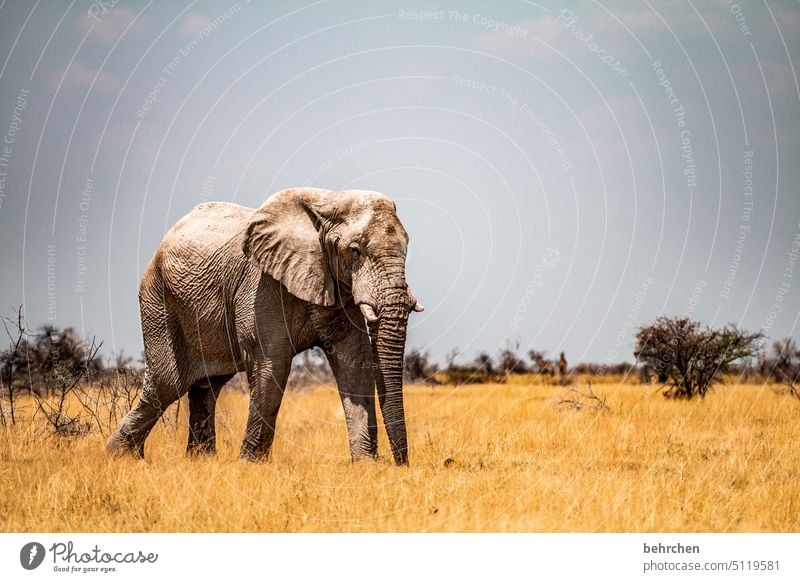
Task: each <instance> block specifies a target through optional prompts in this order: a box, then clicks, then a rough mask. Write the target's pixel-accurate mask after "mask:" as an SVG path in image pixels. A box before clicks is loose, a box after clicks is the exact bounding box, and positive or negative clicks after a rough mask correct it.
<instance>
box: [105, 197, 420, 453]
mask: <svg viewBox="0 0 800 582" xmlns="http://www.w3.org/2000/svg"><path fill="white" fill-rule="evenodd" d="M407 248H408V234H407V232H406V230H405V228H404V227H403V225H402V224H401V222H400V220H399V218H398V216H397V207H396V205H395V203H394V202H393V201H392V200H391V198H389V197H388V196H386V195H384V194H381V193H379V192H372V191H366V190H345V191H341V192H334V191H330V190H324V189H320V188H290V189H287V190H282V191H280V192H277V193H276V194H273V195H272V196H270V197H269V198H268V199H267V200H266V202H265V203H264V204H263V206H261V207H260V208H258V209H253V208H246V207H243V206H240V205H238V204H234V203H228V202H204V203H201V204H199V205H198V206H196V207H195V208H194V209H193V210H192V211H191V212H189V214H187V215H186V216H184V217H183V218H182V219H180V220H179V221H178V222H177V223H175V225H174V226H173V227H172V228H171V229H170V230H169V231H168V232H167V234H166V235H165V236H164V239H163V240H162V241H161V243H160V245H159V247H158V249H157V250H156V252H155V254H154V256H153V258H152V260H151V261H150V263H149V265H148V266H147V268H146V269H145V272H144V274H143V276H142V279H141V282H140V285H139V306H140V312H141V323H142V335H143V338H144V348H145V349H144V351H145V372H144V385H143V389H142V394H141V396H140V398H139V400H138V401H137V403H136V404H135V406H134V407H133V408H132V409H131V410H130V412H128V414H126V415H125V417H124V418H123V419H122V421H121V423H120V425H119V427H118V428H117V430H116V431H115V432H114V434H112V435H111V437H110V438H109V439H108V441H107V450H108V451H109V452H110V453H113V454H131V455H134V456H137V457H140V458H143V457H144V443H145V440H146V438H147V436H148V434H149V433H150V431H151V429H152V428H153V426H154V425H155V424H156V422H157V421H158V419H159V418H160V416H161V415H162V414H163V413H164V411H165V410H166V408H167V407H168V406H169V405H170V404H172V403H173V402H175V401H176V400H177V399H179V398H181V397H182V396H183V395H184V394H187V393H188V400H189V439H188V443H187V449H186V450H187V454H213V453H214V452H215V451H216V436H215V427H214V413H215V405H216V401H217V395H218V394H219V391H220V389H221V388H222V386H223V385H224V384H225V383H226V382H227V381H228V380H229V379H230V378H232V377H233V375H234V374H236V373H237V372H239V371H244V372H245V373H246V377H247V382H248V383H249V386H250V400H249V408H248V419H247V426H246V429H245V434H244V438H243V440H242V445H241V450H240V457H241V458H242V459H246V460H253V461H259V460H267V459H268V458H269V454H270V449H271V447H272V442H273V439H274V436H275V422H276V418H277V415H278V410H279V408H280V405H281V400H282V397H283V393H284V391H285V388H286V381H287V378H288V376H289V372H290V369H291V364H292V358H293V357H294V356H295V355H296V354H298V353H300V352H302V351H304V350H307V349H310V348H313V347H315V346H319V347H321V348H322V349H323V350H324V351H325V354H326V356H327V359H328V361H329V363H330V366H331V369H332V371H333V374H334V377H335V380H336V383H337V385H338V390H339V395H340V397H341V402H342V407H343V408H344V415H345V420H346V423H347V433H348V441H349V446H350V456H351V459H352V460H353V461H357V460H360V459H365V458H367V459H369V458H377V433H378V426H377V416H376V411H375V393H376V391H377V395H378V401H379V404H380V408H381V413H382V415H383V419H384V426H385V428H386V433H387V436H388V439H389V444H390V447H391V451H392V456H393V457H394V462H395V463H396V464H397V465H407V464H408V444H407V435H406V423H405V412H404V408H403V375H402V372H403V355H404V349H405V341H406V332H407V327H408V318H409V314H410V313H411V312H412V311H417V312H419V311H422V310H423V307H422V306H421V305H420V304H419V303H418V302H417V300H416V298H415V296H414V294H413V292H412V291H411V290H410V289H409V287H408V284H407V282H406V274H405V262H406V253H407Z"/></svg>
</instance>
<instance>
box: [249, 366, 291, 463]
mask: <svg viewBox="0 0 800 582" xmlns="http://www.w3.org/2000/svg"><path fill="white" fill-rule="evenodd" d="M291 364H292V358H291V354H290V355H289V356H288V358H282V359H280V360H271V361H267V362H264V363H262V364H260V365H258V366H255V367H254V369H253V370H251V371H250V372H249V373H248V380H249V382H250V407H249V412H248V417H247V427H246V428H245V431H244V440H243V441H242V449H241V452H240V455H239V456H240V457H241V458H242V459H246V460H248V461H266V460H267V459H268V458H269V453H270V449H271V448H272V441H273V440H274V438H275V423H276V421H277V418H278V410H279V409H280V407H281V400H282V399H283V392H284V390H285V389H286V380H287V379H288V378H289V370H290V368H291Z"/></svg>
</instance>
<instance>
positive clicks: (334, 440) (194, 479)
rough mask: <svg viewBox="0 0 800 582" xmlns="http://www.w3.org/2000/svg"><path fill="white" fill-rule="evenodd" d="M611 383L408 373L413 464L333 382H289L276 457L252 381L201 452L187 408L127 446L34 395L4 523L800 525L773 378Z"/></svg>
mask: <svg viewBox="0 0 800 582" xmlns="http://www.w3.org/2000/svg"><path fill="white" fill-rule="evenodd" d="M594 390H595V392H596V393H597V394H598V395H600V396H602V397H604V398H606V399H607V401H608V404H609V406H610V411H606V412H598V411H595V410H592V409H584V410H581V411H578V410H575V409H572V408H570V407H564V406H559V405H558V404H557V400H558V399H559V397H561V396H565V397H566V396H568V395H567V392H566V390H565V389H564V388H561V387H556V386H551V385H541V384H539V385H529V384H527V383H526V382H525V379H524V378H522V379H515V382H514V383H512V384H505V385H480V386H470V387H462V388H442V387H437V388H428V387H408V388H407V389H406V411H407V419H408V425H409V437H410V444H409V447H410V458H411V466H410V467H403V468H398V467H395V466H393V465H392V464H390V462H389V461H388V460H387V459H388V457H389V456H390V455H389V452H388V445H387V443H386V439H385V434H384V432H383V429H382V428H381V433H380V439H381V442H380V449H381V456H382V459H383V460H381V461H379V462H376V463H372V462H363V463H359V464H356V465H352V464H351V463H350V461H349V453H348V450H347V439H346V431H345V424H344V417H343V414H342V411H341V405H340V403H339V398H338V395H337V393H336V391H335V390H334V389H333V388H328V387H320V388H317V389H315V390H313V391H311V392H308V393H287V395H286V397H285V400H284V404H283V408H282V409H281V413H280V416H279V419H278V431H277V437H276V441H275V445H274V447H273V454H272V460H271V461H270V462H268V463H265V464H250V463H244V462H240V461H238V460H237V458H236V457H237V453H238V448H239V444H240V439H241V435H242V432H243V429H244V423H245V419H246V413H247V396H246V395H243V394H240V393H235V392H231V393H223V396H222V398H221V401H220V403H219V406H218V409H217V419H218V420H217V428H218V441H219V442H218V447H219V454H218V455H217V457H216V458H209V459H189V458H186V457H185V456H184V449H185V446H186V419H185V418H182V420H179V422H178V423H177V426H176V425H175V424H172V425H162V424H159V425H158V426H157V427H156V429H155V430H154V432H153V434H152V436H151V437H150V439H149V441H148V444H147V460H146V461H144V462H142V461H136V460H133V459H113V458H109V457H108V456H107V455H106V453H105V451H104V449H103V437H102V436H101V435H100V434H99V432H98V431H97V430H96V429H95V431H93V432H92V433H91V434H90V435H89V436H86V437H80V438H73V439H66V438H62V437H55V436H51V435H49V434H48V433H47V429H46V428H45V427H44V426H43V423H41V418H40V417H39V418H37V419H36V420H35V421H34V422H31V421H30V420H29V416H30V413H31V411H32V410H33V406H32V405H31V403H30V401H29V402H27V403H25V402H23V403H22V404H21V406H22V410H21V416H22V419H21V421H20V422H18V424H17V425H16V426H14V427H9V428H8V429H2V428H0V434H2V436H1V437H0V530H2V531H134V532H139V531H221V532H256V531H268V532H275V531H277V532H284V531H290V532H291V531H303V532H312V531H335V532H340V531H344V532H351V531H415V532H427V531H467V532H473V531H534V532H565V531H570V532H572V531H585V532H595V531H637V532H638V531H664V530H666V531H691V532H695V531H714V532H727V531H758V532H762V531H783V532H786V531H794V532H797V531H800V480H799V479H800V477H799V476H800V447H798V446H797V443H798V440H797V439H798V430H800V402H798V401H796V400H792V399H790V398H788V397H786V396H780V395H778V394H776V393H774V392H773V390H772V389H771V388H770V387H766V386H755V385H738V386H732V385H723V386H720V387H718V388H717V389H715V390H714V391H713V392H712V393H711V394H710V396H709V397H707V398H706V399H705V400H703V401H700V400H698V401H692V402H684V401H669V400H666V399H664V398H663V397H662V396H661V395H660V394H658V393H656V392H654V388H653V387H649V386H638V385H633V384H621V385H620V384H602V385H599V384H595V387H594ZM186 409H187V407H186V405H185V403H184V404H183V406H182V407H181V410H180V414H178V418H179V419H181V417H182V416H183V411H185V410H186ZM26 414H27V416H28V418H27V419H26ZM169 414H171V415H172V417H173V418H174V417H175V413H174V411H173V410H171V411H170V413H169ZM106 432H107V430H106Z"/></svg>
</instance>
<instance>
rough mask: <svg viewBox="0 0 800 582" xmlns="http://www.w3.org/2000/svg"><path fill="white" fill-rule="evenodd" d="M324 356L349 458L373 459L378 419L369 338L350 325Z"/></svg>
mask: <svg viewBox="0 0 800 582" xmlns="http://www.w3.org/2000/svg"><path fill="white" fill-rule="evenodd" d="M326 355H327V357H328V362H329V363H330V365H331V370H333V374H334V376H335V378H336V383H337V384H338V385H339V396H340V397H341V399H342V408H343V409H344V417H345V420H346V422H347V438H348V441H349V444H350V458H351V459H352V460H353V461H354V462H355V461H358V460H361V459H374V458H375V457H376V456H377V455H378V421H377V416H376V414H375V377H374V375H373V374H374V373H373V364H372V351H371V348H370V345H369V337H368V336H367V334H366V332H365V331H362V330H360V329H358V328H353V330H352V331H351V333H350V334H348V336H347V337H345V338H344V339H343V340H342V341H339V342H335V343H332V344H331V345H330V347H329V348H328V349H327V350H326Z"/></svg>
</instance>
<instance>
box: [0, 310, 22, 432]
mask: <svg viewBox="0 0 800 582" xmlns="http://www.w3.org/2000/svg"><path fill="white" fill-rule="evenodd" d="M3 327H4V328H5V332H6V335H7V336H8V339H9V341H10V343H9V345H8V347H7V348H6V349H5V350H3V352H2V353H0V421H2V424H3V426H5V424H6V412H5V409H4V408H3V388H5V389H6V391H7V393H8V408H9V411H8V414H9V418H10V419H11V424H16V422H17V418H16V401H15V397H16V393H15V391H16V386H15V384H14V380H15V379H16V377H18V376H19V375H20V374H21V373H22V372H24V371H25V370H27V358H26V357H25V356H26V352H27V347H28V343H27V335H28V327H27V324H26V323H25V316H24V314H23V310H22V305H20V306H19V309H18V310H17V313H16V316H15V317H14V318H10V317H3Z"/></svg>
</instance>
